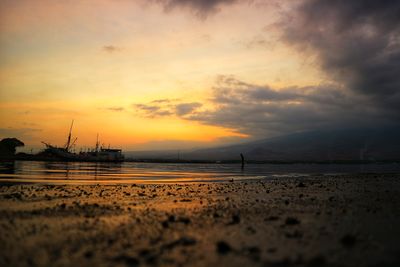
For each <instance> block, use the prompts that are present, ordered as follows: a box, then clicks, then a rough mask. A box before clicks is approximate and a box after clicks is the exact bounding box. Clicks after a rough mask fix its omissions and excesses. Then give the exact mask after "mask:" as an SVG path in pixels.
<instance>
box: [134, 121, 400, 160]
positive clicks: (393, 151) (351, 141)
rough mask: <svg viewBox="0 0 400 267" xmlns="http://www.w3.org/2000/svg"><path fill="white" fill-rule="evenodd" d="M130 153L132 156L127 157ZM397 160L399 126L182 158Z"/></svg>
mask: <svg viewBox="0 0 400 267" xmlns="http://www.w3.org/2000/svg"><path fill="white" fill-rule="evenodd" d="M129 153H133V154H129ZM129 153H128V154H127V155H128V156H130V155H134V154H136V155H134V157H135V158H178V152H177V151H153V152H129ZM240 153H243V154H244V155H245V158H246V159H247V160H283V161H286V160H295V161H297V160H301V161H303V160H304V161H330V160H400V127H386V128H363V129H345V130H334V131H312V132H303V133H296V134H291V135H286V136H280V137H276V138H270V139H265V140H260V141H254V142H250V143H246V144H240V145H231V146H225V147H217V148H209V149H199V150H195V151H190V152H189V151H185V152H181V153H180V154H179V157H180V158H181V159H192V160H238V159H240V156H239V155H240Z"/></svg>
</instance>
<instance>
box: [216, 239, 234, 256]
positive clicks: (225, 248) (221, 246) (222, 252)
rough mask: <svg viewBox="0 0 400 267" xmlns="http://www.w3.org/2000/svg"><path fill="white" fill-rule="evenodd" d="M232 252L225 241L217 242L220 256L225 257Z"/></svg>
mask: <svg viewBox="0 0 400 267" xmlns="http://www.w3.org/2000/svg"><path fill="white" fill-rule="evenodd" d="M231 251H232V248H231V246H230V245H229V244H228V243H226V242H225V241H218V242H217V252H218V254H220V255H225V254H228V253H229V252H231Z"/></svg>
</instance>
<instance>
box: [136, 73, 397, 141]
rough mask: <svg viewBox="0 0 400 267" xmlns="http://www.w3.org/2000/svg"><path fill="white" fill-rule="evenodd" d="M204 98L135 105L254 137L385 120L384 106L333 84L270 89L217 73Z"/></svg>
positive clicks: (146, 112)
mask: <svg viewBox="0 0 400 267" xmlns="http://www.w3.org/2000/svg"><path fill="white" fill-rule="evenodd" d="M209 102H210V103H209V104H212V106H213V108H208V109H206V108H205V107H204V106H203V105H201V104H200V103H198V102H193V103H174V104H164V103H160V104H159V105H152V104H148V105H143V104H142V105H136V106H137V107H138V108H140V110H139V111H140V112H142V113H143V114H144V115H145V116H146V117H151V118H154V117H160V116H170V115H174V116H178V117H180V118H182V119H186V120H193V121H197V122H201V123H204V124H207V125H215V126H222V127H227V128H232V129H236V130H237V131H238V132H241V133H245V134H250V135H252V136H253V137H254V138H263V137H267V136H271V135H281V134H285V133H291V132H298V131H307V130H316V129H334V128H338V127H354V126H368V125H369V126H370V125H371V124H373V125H377V126H378V125H383V124H389V123H390V119H388V118H387V116H386V113H385V111H384V110H382V109H380V108H377V107H375V106H374V105H371V102H370V99H368V98H367V97H365V96H363V95H359V94H355V93H354V92H352V91H349V90H345V89H344V88H340V87H337V86H334V85H323V86H306V87H288V88H282V89H280V90H276V89H273V88H271V87H269V86H262V85H257V84H250V83H246V82H243V81H240V80H237V79H235V78H234V77H232V76H220V77H219V78H218V79H217V82H216V84H215V86H214V87H213V95H212V97H211V98H210V99H209ZM150 103H152V102H150ZM355 103H356V104H355ZM200 107H201V109H200ZM160 111H163V112H164V113H162V114H160Z"/></svg>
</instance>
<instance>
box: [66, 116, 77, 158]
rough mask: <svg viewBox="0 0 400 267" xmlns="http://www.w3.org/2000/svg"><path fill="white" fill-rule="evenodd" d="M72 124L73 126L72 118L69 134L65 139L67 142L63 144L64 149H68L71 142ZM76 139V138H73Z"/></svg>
mask: <svg viewBox="0 0 400 267" xmlns="http://www.w3.org/2000/svg"><path fill="white" fill-rule="evenodd" d="M72 126H74V120H72V123H71V127H70V128H69V134H68V139H67V144H66V145H65V149H66V150H67V151H69V148H70V144H71V134H72ZM75 141H76V140H75Z"/></svg>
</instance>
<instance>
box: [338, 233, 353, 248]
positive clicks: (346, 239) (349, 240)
mask: <svg viewBox="0 0 400 267" xmlns="http://www.w3.org/2000/svg"><path fill="white" fill-rule="evenodd" d="M340 243H341V244H342V245H343V246H344V247H347V248H351V247H353V246H354V245H355V244H356V243H357V237H356V236H354V235H352V234H346V235H344V236H343V237H342V238H341V239H340Z"/></svg>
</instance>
